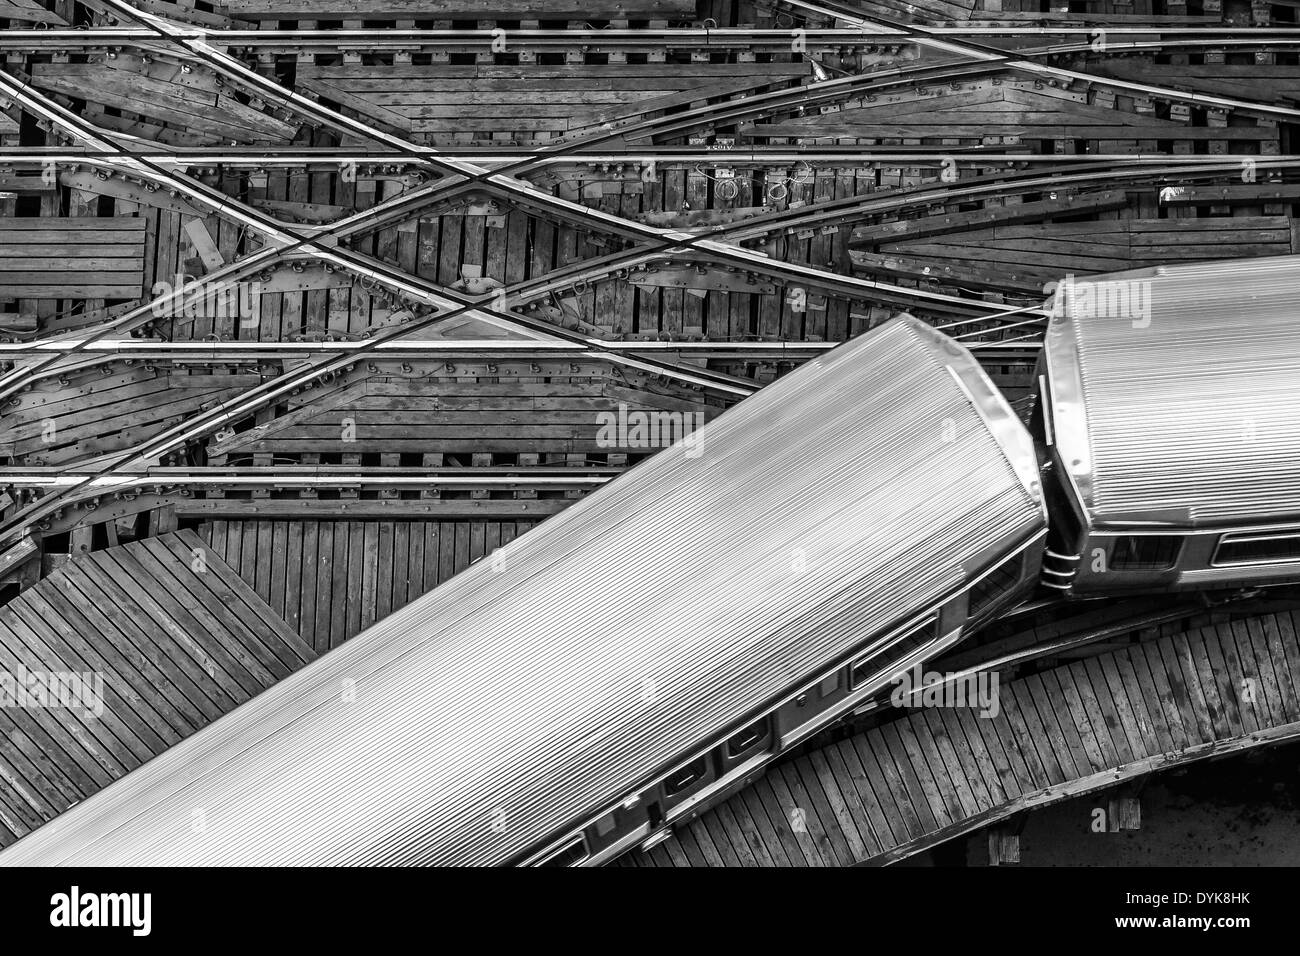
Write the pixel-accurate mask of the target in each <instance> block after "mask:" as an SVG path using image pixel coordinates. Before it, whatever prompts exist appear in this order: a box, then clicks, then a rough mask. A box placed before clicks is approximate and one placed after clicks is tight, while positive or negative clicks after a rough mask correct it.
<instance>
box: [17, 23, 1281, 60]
mask: <svg viewBox="0 0 1300 956" xmlns="http://www.w3.org/2000/svg"><path fill="white" fill-rule="evenodd" d="M837 16H838V17H839V18H840V19H844V17H843V16H840V15H838V14H837ZM172 22H173V23H174V25H175V26H176V28H177V29H176V30H175V32H174V33H173V34H172V36H173V37H174V38H176V39H181V40H197V41H205V42H212V43H217V44H219V45H221V46H227V47H233V48H236V49H238V48H246V49H249V50H256V49H262V48H265V47H292V48H293V49H295V50H301V49H314V48H326V49H338V50H346V49H357V48H364V49H385V48H386V49H397V50H407V49H410V48H411V47H412V46H416V47H419V46H438V47H444V46H447V45H465V46H493V45H496V46H498V47H499V45H500V42H501V40H502V39H504V40H505V42H506V43H507V49H506V51H505V52H513V50H512V49H511V48H518V47H524V48H545V47H557V48H572V47H574V46H587V47H601V48H604V47H629V46H632V47H640V46H649V47H654V48H664V47H667V48H668V49H678V48H681V49H687V48H691V49H701V48H712V49H751V48H753V47H755V46H758V47H764V48H766V47H771V48H772V49H781V50H784V51H787V52H788V51H789V49H790V43H791V40H792V39H795V38H798V39H800V40H802V41H804V42H806V43H809V44H814V45H815V44H817V43H826V44H839V45H843V44H852V43H855V42H861V41H862V40H863V38H864V35H865V36H866V37H869V38H873V39H883V40H890V41H896V40H899V39H907V38H910V36H911V35H910V34H906V33H904V34H899V33H897V32H895V31H894V30H892V29H890V28H889V27H886V26H883V25H879V26H876V25H873V24H867V25H865V26H862V27H856V26H855V27H790V28H780V27H710V28H703V27H667V28H614V27H608V28H602V29H589V30H551V29H520V28H506V30H505V36H504V37H500V36H499V33H498V32H497V31H494V30H490V29H489V30H478V29H471V30H440V29H428V30H420V29H409V28H402V29H397V28H384V27H372V28H367V29H363V30H345V29H324V30H302V29H291V30H285V29H277V30H237V29H217V28H204V27H198V26H192V25H189V24H182V23H180V22H179V21H172ZM917 29H918V30H919V29H923V30H924V32H925V33H926V34H930V35H934V36H940V37H1008V38H1021V37H1040V36H1041V37H1057V36H1084V37H1088V38H1089V39H1090V40H1091V38H1093V37H1094V36H1096V35H1097V34H1098V33H1099V32H1100V33H1104V34H1105V35H1106V36H1107V37H1110V36H1121V37H1129V36H1134V37H1143V38H1145V37H1149V36H1151V35H1152V34H1157V35H1159V36H1161V37H1168V38H1174V39H1195V40H1218V39H1229V40H1241V41H1243V42H1250V41H1252V40H1253V41H1257V42H1269V41H1271V40H1274V39H1283V40H1286V39H1291V38H1295V37H1297V36H1300V28H1297V27H1288V26H1278V25H1275V24H1270V25H1261V26H1255V27H1233V26H1226V25H1225V26H1178V25H1173V24H1159V23H1152V24H1150V25H1145V26H1144V25H1132V24H1129V25H1102V24H1095V25H1068V24H1062V25H1060V26H1034V27H1029V26H1018V25H1014V24H1012V25H1002V24H989V25H974V24H967V25H959V26H935V27H924V28H917ZM157 36H158V35H157V33H155V32H153V31H151V30H149V29H147V28H144V27H85V28H78V29H60V28H50V29H48V30H36V29H10V30H0V49H79V48H85V47H104V46H111V45H114V44H121V45H133V44H136V43H144V42H149V41H153V40H156V39H157Z"/></svg>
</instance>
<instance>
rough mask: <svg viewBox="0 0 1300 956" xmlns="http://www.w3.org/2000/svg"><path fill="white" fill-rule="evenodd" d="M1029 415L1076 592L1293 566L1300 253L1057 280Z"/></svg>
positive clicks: (1250, 576)
mask: <svg viewBox="0 0 1300 956" xmlns="http://www.w3.org/2000/svg"><path fill="white" fill-rule="evenodd" d="M1053 305H1054V308H1053V309H1052V312H1053V313H1054V314H1053V315H1052V318H1051V319H1050V321H1049V324H1048V330H1047V337H1046V344H1045V347H1044V350H1043V359H1042V362H1041V364H1040V369H1039V371H1040V376H1039V387H1040V396H1039V397H1040V401H1039V402H1038V409H1037V410H1036V413H1035V423H1034V427H1035V431H1036V432H1037V433H1038V434H1040V435H1041V439H1042V442H1043V445H1044V447H1045V450H1046V460H1047V462H1048V469H1047V475H1048V477H1047V478H1046V480H1045V482H1044V484H1045V486H1046V491H1047V495H1048V500H1049V508H1050V510H1051V513H1052V536H1051V538H1050V540H1049V544H1048V550H1047V552H1046V557H1045V560H1044V573H1043V583H1044V584H1045V585H1046V586H1047V587H1049V588H1052V589H1054V590H1056V591H1058V592H1067V593H1069V594H1076V595H1090V594H1099V593H1103V592H1124V591H1136V590H1144V591H1161V590H1180V589H1185V588H1214V589H1239V588H1243V587H1253V586H1259V585H1267V584H1277V583H1286V582H1293V581H1297V580H1300V429H1297V428H1296V422H1297V421H1300V323H1298V322H1297V318H1298V317H1300V257H1297V256H1285V257H1276V258H1267V259H1244V260H1234V261H1229V262H1215V263H1209V264H1204V265H1201V264H1197V265H1185V266H1173V267H1160V268H1155V269H1138V270H1131V271H1127V272H1122V273H1114V274H1111V275H1104V276H1095V277H1090V278H1088V279H1087V280H1080V281H1078V282H1070V283H1068V286H1067V285H1063V286H1061V287H1058V289H1057V290H1056V295H1055V296H1054V299H1053Z"/></svg>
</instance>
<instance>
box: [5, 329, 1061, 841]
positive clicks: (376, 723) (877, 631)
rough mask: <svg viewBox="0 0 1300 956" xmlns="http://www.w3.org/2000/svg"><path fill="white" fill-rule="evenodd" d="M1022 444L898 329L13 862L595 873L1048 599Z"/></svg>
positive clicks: (950, 346)
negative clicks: (1040, 591) (1005, 615)
mask: <svg viewBox="0 0 1300 956" xmlns="http://www.w3.org/2000/svg"><path fill="white" fill-rule="evenodd" d="M1046 521H1047V511H1046V506H1045V502H1044V497H1043V493H1042V488H1041V485H1040V476H1039V471H1038V461H1037V458H1036V454H1035V450H1034V447H1033V443H1032V440H1031V438H1030V436H1029V432H1028V430H1027V429H1026V428H1025V427H1024V426H1023V425H1022V423H1021V422H1020V421H1019V420H1018V419H1017V418H1016V416H1015V415H1014V414H1013V412H1012V411H1011V409H1010V407H1009V406H1008V405H1007V404H1006V402H1005V401H1004V399H1003V398H1002V397H1001V395H1000V394H999V393H998V391H997V390H996V389H995V388H994V386H993V385H992V383H991V382H990V381H989V379H988V378H987V377H986V376H985V374H984V373H983V371H982V370H981V369H980V367H979V365H978V364H977V363H976V361H975V360H974V359H973V358H972V356H971V355H970V353H968V352H967V351H966V350H965V349H963V348H962V347H960V346H959V345H957V344H955V343H954V342H952V341H951V340H949V339H947V338H946V337H945V336H943V335H942V334H940V333H938V332H936V331H935V330H933V329H932V328H931V327H929V326H927V325H925V324H924V323H922V322H919V321H917V320H915V319H913V318H911V317H909V316H900V317H897V318H895V319H893V320H891V321H889V322H888V323H885V324H883V325H882V326H880V327H878V328H877V329H875V330H873V331H870V332H868V333H866V334H864V335H862V336H860V337H858V338H856V339H854V340H852V341H850V342H848V343H845V344H844V345H842V346H840V347H838V348H836V349H834V350H832V351H830V352H828V353H826V354H825V355H823V356H821V357H819V358H817V359H815V360H813V361H810V362H808V363H806V364H805V365H803V366H801V367H800V368H798V369H797V370H795V371H793V372H792V373H790V374H789V375H787V376H785V377H783V378H781V379H779V380H777V381H776V382H774V383H773V384H771V385H769V386H768V387H766V388H764V389H763V390H762V391H760V392H758V393H757V394H755V395H753V396H752V397H750V398H747V399H745V400H744V401H743V402H741V403H740V404H738V405H737V406H735V407H734V408H732V409H731V410H729V411H727V412H726V413H725V414H723V415H721V416H720V417H719V418H718V419H716V420H715V421H713V422H711V423H709V424H708V425H706V426H704V427H703V428H702V429H701V430H700V431H699V432H696V433H694V434H692V435H689V436H685V437H683V438H682V439H681V440H680V441H678V442H677V444H675V445H673V446H672V447H670V448H667V449H665V450H663V451H661V452H659V453H658V454H656V455H654V456H653V457H651V458H649V459H648V460H647V461H645V462H643V463H641V464H639V465H637V467H635V468H634V469H631V470H630V471H629V472H628V473H626V474H624V475H622V476H620V477H619V478H617V479H616V480H614V481H613V482H611V483H610V484H609V485H608V486H606V487H604V488H602V489H600V490H599V491H597V492H595V493H593V494H591V495H590V496H589V497H587V498H585V499H584V500H582V501H580V502H578V503H576V504H574V505H573V506H572V507H570V508H568V509H567V510H565V511H563V512H561V513H560V514H559V515H557V516H555V517H553V518H551V519H549V520H547V521H546V522H544V523H543V524H541V525H539V526H538V527H537V528H536V529H534V530H533V531H531V532H529V533H528V534H527V535H525V536H523V537H522V538H520V539H517V540H516V541H515V542H512V543H511V544H510V545H509V546H507V547H505V548H503V549H500V550H498V551H497V552H495V553H493V554H492V555H491V556H490V557H487V558H484V559H482V560H480V561H479V562H477V563H476V564H474V565H472V566H471V567H470V568H468V569H467V570H466V571H465V572H463V573H462V574H460V575H458V576H457V577H455V578H453V579H452V580H450V581H448V582H446V583H445V584H443V585H442V586H440V587H439V588H437V589H435V590H434V591H432V592H430V593H429V594H427V595H425V596H424V597H422V598H421V599H419V600H417V601H415V602H413V603H412V604H410V605H408V606H407V607H405V608H403V609H402V610H400V611H398V612H397V613H395V614H393V615H391V616H389V617H388V618H386V619H384V620H383V621H381V622H379V623H378V624H376V625H375V626H374V627H372V628H370V629H369V630H367V631H366V632H364V633H363V634H361V635H359V636H358V637H356V638H354V639H353V640H351V641H349V642H348V643H346V644H345V645H343V646H342V647H340V648H337V649H335V650H333V651H331V652H329V653H328V654H325V655H324V656H322V657H321V658H319V659H318V660H316V661H314V662H312V663H311V664H309V665H308V666H306V667H304V668H303V669H302V670H300V671H298V672H297V673H295V674H293V675H291V676H289V677H288V678H286V679H285V680H283V681H281V682H280V683H279V684H277V685H276V686H274V687H272V688H271V689H269V690H267V691H265V692H264V693H262V694H261V695H260V696H258V697H256V698H254V699H253V700H251V701H248V702H246V703H245V704H243V705H242V706H240V707H239V708H237V709H236V710H234V711H232V712H231V713H230V714H228V715H226V716H225V717H223V718H221V719H219V720H217V721H215V722H214V723H212V724H210V725H209V726H207V727H205V728H204V729H203V730H201V731H199V732H198V733H196V734H194V735H193V736H192V737H190V738H188V739H186V740H184V741H182V742H181V743H179V744H177V745H176V746H174V747H172V748H171V749H170V750H168V751H166V752H165V753H163V754H162V755H160V756H158V757H156V758H155V759H153V760H151V761H150V762H148V763H147V764H145V765H144V766H142V767H140V768H138V769H137V770H135V771H134V772H132V773H130V774H128V775H127V776H125V777H124V778H122V779H121V780H118V781H116V782H114V783H113V784H112V785H110V786H109V787H107V788H106V789H104V790H103V791H101V792H99V793H98V794H96V795H94V796H92V797H90V798H89V799H87V800H85V801H83V802H82V803H80V804H78V805H76V806H75V807H73V808H72V809H70V810H68V811H67V812H66V813H64V814H63V815H62V816H60V817H58V818H57V819H55V820H54V821H52V822H50V823H49V824H47V825H46V826H44V827H42V828H41V829H39V830H37V831H36V832H34V833H32V834H29V835H28V836H27V837H25V838H24V839H23V840H21V841H19V842H18V843H17V844H15V845H14V846H12V847H10V848H9V849H8V850H6V851H5V852H4V853H2V854H0V862H3V863H5V864H77V865H130V864H160V865H179V864H208V865H233V864H239V865H275V864H294V865H323V864H468V865H487V864H533V865H574V864H593V863H599V862H601V861H604V860H607V859H610V858H612V857H613V856H614V855H616V854H618V853H620V852H622V851H623V850H625V849H627V848H630V847H632V846H635V845H638V844H641V845H645V844H647V843H653V842H655V841H657V840H659V839H661V838H663V837H666V836H667V835H668V833H669V832H670V828H671V827H672V826H673V825H674V824H675V823H678V822H679V821H682V820H684V819H688V818H690V817H691V816H693V815H694V814H696V813H698V812H699V811H700V810H701V809H702V808H703V807H704V806H705V805H706V804H707V803H709V802H710V801H712V800H715V799H717V798H719V797H720V796H722V795H724V794H726V793H728V792H730V791H731V790H734V789H736V788H738V787H740V786H742V785H744V784H745V783H747V782H749V781H751V780H752V779H753V778H754V777H755V776H756V775H757V774H758V773H759V772H760V771H761V769H762V768H763V766H764V765H765V764H766V763H767V762H768V761H770V760H771V759H772V757H773V756H774V755H775V754H777V753H779V752H780V751H782V750H785V749H786V748H789V747H791V746H792V745H794V744H796V743H798V742H799V741H801V740H803V739H804V738H806V737H807V736H808V735H809V734H811V733H813V732H814V731H816V730H818V729H819V728H821V727H823V726H824V725H825V724H827V723H828V722H829V721H832V720H834V719H835V718H836V717H837V716H839V715H842V714H844V713H845V712H847V711H849V710H850V709H852V708H853V707H854V706H855V705H857V704H859V703H860V702H862V701H863V700H865V699H866V698H867V697H868V695H870V694H872V693H874V692H877V691H879V690H880V689H881V688H882V687H884V686H886V685H887V684H888V683H889V681H890V679H891V677H892V676H893V675H895V674H897V673H899V672H900V671H901V670H902V669H905V668H909V667H911V666H912V665H913V664H914V663H916V662H919V661H922V660H924V659H927V658H929V657H930V656H931V655H933V654H935V653H937V652H938V651H940V650H942V649H943V648H945V647H947V646H949V645H951V644H952V643H953V642H955V641H957V640H959V639H960V638H961V637H962V635H963V634H964V633H967V632H968V631H969V630H970V628H971V627H972V625H974V624H978V623H979V622H981V621H983V620H986V619H987V618H988V617H989V616H991V615H993V614H995V613H997V612H998V611H999V609H1001V608H1004V607H1006V606H1007V605H1008V604H1009V603H1010V602H1015V601H1018V600H1020V599H1021V597H1023V596H1024V595H1025V594H1026V593H1027V591H1028V590H1029V589H1032V588H1033V587H1034V586H1035V582H1036V581H1037V579H1038V576H1039V564H1040V555H1041V551H1042V547H1043V542H1044V539H1045V536H1046Z"/></svg>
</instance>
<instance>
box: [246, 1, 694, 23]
mask: <svg viewBox="0 0 1300 956" xmlns="http://www.w3.org/2000/svg"><path fill="white" fill-rule="evenodd" d="M490 7H491V14H490V15H491V16H494V17H499V18H501V19H503V20H528V19H534V20H554V19H564V18H566V17H582V18H591V19H593V20H596V19H618V18H622V19H635V18H646V19H649V18H651V17H657V18H666V17H669V16H674V17H686V18H690V17H693V16H694V15H695V0H619V2H614V3H605V4H601V3H595V4H591V3H582V2H580V0H541V2H529V0H496V2H495V3H493V4H490ZM221 8H222V9H223V10H225V11H226V12H227V13H229V14H230V15H231V16H232V17H235V18H237V19H240V20H284V19H293V18H295V17H298V18H302V17H305V18H310V19H311V20H353V19H355V20H361V19H363V18H364V19H366V20H391V19H397V20H404V19H409V20H415V19H430V20H454V19H468V20H479V19H481V18H482V17H483V16H485V15H487V14H486V13H485V5H484V4H482V3H475V2H461V0H366V2H361V0H223V2H222V4H221Z"/></svg>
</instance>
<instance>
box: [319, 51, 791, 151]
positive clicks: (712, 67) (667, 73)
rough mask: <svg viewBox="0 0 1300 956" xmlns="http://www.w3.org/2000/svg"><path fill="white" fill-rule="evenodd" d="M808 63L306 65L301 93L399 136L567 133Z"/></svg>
mask: <svg viewBox="0 0 1300 956" xmlns="http://www.w3.org/2000/svg"><path fill="white" fill-rule="evenodd" d="M808 75H809V69H808V65H807V64H806V63H801V62H796V63H790V62H785V63H757V62H741V63H668V62H657V63H655V62H651V63H609V64H570V65H519V66H511V65H496V64H473V63H470V64H450V63H432V64H425V65H401V66H392V65H384V64H375V65H368V64H360V63H355V64H346V63H345V64H337V65H332V66H314V65H306V66H302V67H299V69H298V82H299V84H301V85H302V86H305V87H306V88H307V89H310V90H312V91H314V92H317V93H319V94H321V95H322V96H325V97H328V98H330V99H333V100H335V101H337V102H339V103H340V104H342V105H343V106H346V107H349V108H351V109H354V110H356V111H357V112H358V113H359V114H361V115H363V116H367V117H370V118H372V119H374V120H376V121H378V122H380V123H382V124H383V125H384V126H386V127H388V128H390V129H393V130H397V131H400V132H404V133H435V134H443V135H444V136H450V135H454V134H458V133H466V132H480V133H487V134H497V135H499V134H503V133H522V132H528V133H534V132H538V131H548V132H552V133H563V132H566V131H568V130H571V129H576V128H579V127H585V126H590V125H593V124H597V123H602V122H605V121H608V120H613V119H616V118H620V117H624V116H634V115H639V114H641V113H645V112H650V111H657V110H664V109H670V108H674V107H680V106H685V105H688V104H690V103H693V102H697V101H698V102H703V101H704V100H705V99H707V98H709V97H717V96H724V95H727V94H732V93H738V92H742V91H746V92H747V91H757V90H760V89H764V88H766V87H769V86H774V85H775V86H784V85H787V84H788V83H789V82H790V81H794V80H799V79H802V78H805V77H807V76H808Z"/></svg>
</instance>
